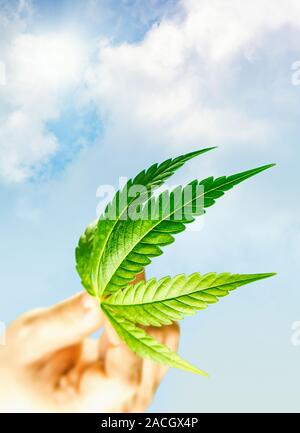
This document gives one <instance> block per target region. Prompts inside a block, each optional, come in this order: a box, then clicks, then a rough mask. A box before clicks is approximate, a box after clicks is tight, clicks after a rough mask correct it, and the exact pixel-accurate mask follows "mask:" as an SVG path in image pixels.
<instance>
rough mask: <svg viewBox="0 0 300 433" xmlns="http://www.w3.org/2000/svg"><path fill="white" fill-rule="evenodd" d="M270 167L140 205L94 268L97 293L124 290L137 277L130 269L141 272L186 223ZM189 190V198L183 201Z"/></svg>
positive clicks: (198, 184) (177, 190) (120, 226)
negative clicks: (151, 213) (138, 213)
mask: <svg viewBox="0 0 300 433" xmlns="http://www.w3.org/2000/svg"><path fill="white" fill-rule="evenodd" d="M273 165H274V164H270V165H265V166H262V167H258V168H255V169H252V170H247V171H245V172H242V173H238V174H235V175H232V176H228V177H226V176H223V177H219V178H216V179H214V178H213V177H209V178H207V179H204V180H203V181H201V182H198V181H193V182H191V183H190V184H188V185H187V186H186V187H185V188H182V187H177V188H175V189H174V190H173V191H172V192H171V193H170V192H168V191H164V192H163V193H162V194H160V195H159V196H158V197H157V198H154V197H151V198H150V199H149V201H148V202H147V203H146V204H145V205H144V206H143V208H142V216H141V218H140V219H138V220H128V219H127V220H120V221H119V222H118V225H117V226H116V227H115V228H114V230H113V232H112V233H111V235H110V237H109V239H108V241H107V244H106V246H105V248H104V249H103V254H102V257H101V260H100V261H99V266H98V268H97V280H98V284H99V287H100V291H99V293H104V294H105V293H112V292H115V291H117V290H120V289H122V288H124V287H126V286H127V285H128V283H129V282H130V281H132V280H133V279H134V276H135V275H136V271H135V270H133V269H142V268H143V267H145V266H147V265H148V264H149V263H151V258H152V257H156V256H158V255H160V254H162V250H161V247H164V246H166V245H168V244H170V243H172V242H173V241H174V237H173V235H174V234H176V233H179V232H181V231H183V230H185V226H186V224H187V223H191V222H193V221H194V216H198V215H201V214H203V213H204V208H207V207H210V206H212V205H213V204H214V203H215V201H216V199H217V198H219V197H221V196H222V195H224V192H225V191H228V190H229V189H231V188H233V187H234V186H235V185H238V184H239V183H241V182H243V181H244V180H246V179H248V178H250V177H252V176H255V175H256V174H258V173H260V172H262V171H264V170H266V169H268V168H270V167H272V166H273ZM191 188H192V194H191V197H190V199H189V200H188V201H187V200H184V197H185V195H186V193H187V192H188V190H190V189H191ZM199 199H202V200H203V203H202V205H200V206H199V205H198V204H197V203H198V202H199ZM166 203H167V204H168V205H169V208H166V206H165V204H166ZM150 208H151V209H154V214H155V215H154V218H153V217H152V216H151V219H148V218H149V209H150ZM178 214H179V216H178ZM150 247H151V251H150V250H149V248H150Z"/></svg>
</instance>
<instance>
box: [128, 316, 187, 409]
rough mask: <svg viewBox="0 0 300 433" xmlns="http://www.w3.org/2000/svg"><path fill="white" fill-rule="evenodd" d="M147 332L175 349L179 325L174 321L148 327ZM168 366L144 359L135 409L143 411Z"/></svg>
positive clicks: (151, 398)
mask: <svg viewBox="0 0 300 433" xmlns="http://www.w3.org/2000/svg"><path fill="white" fill-rule="evenodd" d="M148 329H149V331H148V332H149V334H150V335H152V337H154V338H155V339H156V340H157V341H158V342H160V343H162V344H165V345H166V346H168V347H169V348H170V349H171V350H173V351H176V350H177V347H178V339H179V326H178V325H177V323H174V324H172V325H170V326H163V327H162V328H148ZM167 371H168V367H167V366H164V365H161V364H158V363H157V362H153V361H150V360H148V359H145V360H144V363H143V369H142V380H141V385H140V387H139V391H138V393H137V396H136V400H135V411H137V412H143V411H145V410H146V409H147V408H148V406H149V405H150V403H151V401H152V400H153V397H154V395H155V392H156V390H157V388H158V386H159V384H160V382H161V380H162V379H163V377H164V375H165V374H166V373H167Z"/></svg>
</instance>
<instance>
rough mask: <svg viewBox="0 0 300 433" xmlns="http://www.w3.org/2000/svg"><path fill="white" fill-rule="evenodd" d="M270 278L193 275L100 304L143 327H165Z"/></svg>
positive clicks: (151, 282)
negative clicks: (242, 288) (237, 290)
mask: <svg viewBox="0 0 300 433" xmlns="http://www.w3.org/2000/svg"><path fill="white" fill-rule="evenodd" d="M274 275H275V274H274V273H265V274H228V273H226V274H225V273H224V274H216V273H209V274H205V275H203V276H202V275H200V274H198V273H194V274H191V275H190V276H188V277H186V276H185V275H178V276H176V277H174V278H170V277H165V278H163V279H161V280H159V281H156V279H151V280H149V281H148V282H145V281H142V282H140V283H138V284H135V285H133V286H130V287H127V288H125V289H124V290H123V291H118V292H116V293H114V294H112V295H110V296H109V297H108V298H106V299H105V300H104V301H103V304H104V306H105V308H107V309H108V310H109V311H110V312H111V313H112V314H118V315H122V316H123V317H124V318H126V319H128V320H132V321H134V322H135V323H138V324H141V325H144V326H161V325H167V324H170V323H172V322H174V321H176V320H181V319H183V318H184V316H186V315H192V314H195V312H196V311H197V310H202V309H205V308H207V307H208V306H209V305H210V304H212V303H216V302H218V300H219V298H220V297H224V296H226V295H228V294H229V293H230V292H231V291H233V290H236V289H237V288H238V287H241V286H244V285H246V284H250V283H253V282H256V281H259V280H262V279H265V278H269V277H271V276H274Z"/></svg>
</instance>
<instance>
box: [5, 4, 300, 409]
mask: <svg viewBox="0 0 300 433" xmlns="http://www.w3.org/2000/svg"><path fill="white" fill-rule="evenodd" d="M299 40H300V3H299V1H298V0H272V1H271V0H253V1H252V2H241V1H237V0H227V1H226V2H225V1H223V0H178V1H176V0H147V1H143V2H141V1H138V0H127V1H125V0H119V1H117V0H85V1H83V0H76V1H74V0H73V1H71V0H60V1H59V0H51V1H50V0H43V1H42V0H35V1H34V0H32V1H29V0H18V1H17V0H9V1H8V0H0V199H1V203H2V206H1V209H2V210H1V213H0V233H1V245H2V248H1V250H0V263H1V264H0V275H1V291H2V296H1V304H0V320H1V321H2V322H5V323H9V321H10V320H12V319H13V318H14V317H16V315H18V314H20V313H21V312H23V311H25V310H27V309H30V308H34V307H37V306H44V305H51V304H52V303H54V302H57V301H59V300H61V299H63V298H65V297H67V296H69V295H72V294H73V293H75V292H77V291H79V290H80V281H79V279H78V277H77V275H76V272H75V267H74V248H75V245H76V242H77V240H78V237H79V235H80V233H81V232H82V230H83V229H84V227H85V226H86V225H87V223H89V222H90V220H92V219H94V217H95V213H96V208H97V206H98V205H99V197H96V191H97V188H98V186H99V185H102V184H112V185H115V186H117V185H118V180H119V177H120V176H132V175H134V174H136V173H137V172H138V171H139V170H141V169H142V168H144V167H146V166H148V165H150V164H151V163H153V162H156V161H162V160H164V159H166V158H168V157H170V156H176V155H178V154H181V153H184V152H186V151H190V150H194V149H197V148H200V147H204V146H212V145H213V146H218V147H219V149H218V150H217V151H214V152H212V153H210V154H207V155H205V156H203V157H201V158H199V159H197V160H195V161H193V162H191V163H190V164H189V166H188V167H187V168H185V169H183V170H181V171H180V173H178V175H177V177H176V179H175V180H174V182H176V183H178V182H180V181H182V182H185V181H187V180H191V179H194V178H199V179H202V178H204V177H205V176H208V175H216V176H218V175H223V174H226V175H230V174H233V173H235V172H238V171H242V170H244V169H248V168H252V167H255V166H256V165H262V164H265V163H269V162H276V163H277V166H276V168H274V169H272V170H270V171H269V172H266V173H263V174H261V175H260V176H258V177H257V178H255V179H252V180H249V182H248V183H245V184H243V185H241V186H240V187H238V188H237V189H236V190H234V191H231V192H229V193H228V194H227V195H226V196H225V197H224V198H223V199H220V201H219V202H218V203H217V204H216V206H214V207H213V208H212V209H209V211H208V213H207V216H206V217H205V220H204V223H203V228H202V230H201V231H200V232H196V233H195V232H193V233H192V232H187V233H186V234H185V235H183V236H182V237H181V238H180V237H178V239H177V242H176V244H175V245H173V246H171V247H169V249H166V252H165V254H164V255H163V256H162V257H161V258H160V259H159V260H157V261H154V262H153V264H152V265H151V267H150V268H149V271H148V275H149V276H152V275H156V276H158V277H160V276H163V275H165V274H170V275H175V274H177V273H179V272H187V273H191V272H194V271H197V270H198V271H200V272H202V273H204V272H208V271H218V272H219V271H220V272H221V271H228V272H233V273H234V272H246V273H256V272H273V271H275V272H278V276H277V277H276V278H273V279H272V281H271V280H269V281H268V280H266V281H262V282H259V283H256V284H255V285H253V286H249V287H248V286H247V287H245V288H242V289H240V290H239V291H238V292H235V293H234V294H232V296H230V297H229V298H228V299H225V300H222V302H220V304H218V305H216V306H213V307H211V308H210V309H208V310H207V311H205V312H203V313H201V314H199V315H197V316H196V317H193V318H190V319H187V320H186V321H185V322H184V324H183V326H182V340H181V347H180V352H181V353H182V354H184V356H185V358H187V359H189V360H190V361H192V362H193V363H194V364H196V365H199V367H200V368H203V369H205V370H206V371H208V372H210V374H211V376H212V378H211V379H209V380H204V379H201V378H199V379H197V378H195V377H193V376H192V375H188V374H185V373H182V372H180V371H172V372H170V373H169V375H168V377H167V379H166V380H165V382H164V384H163V385H162V387H161V389H160V391H159V393H158V395H157V398H156V400H155V402H154V404H153V405H152V407H151V410H161V411H188V410H193V411H226V410H240V411H245V410H256V411H257V410H262V411H263V410H271V411H276V410H286V411H288V410H299V395H298V394H299V385H300V378H299V363H300V346H297V345H295V344H294V345H293V344H292V326H293V324H294V322H296V321H300V308H299V307H300V287H299V278H298V277H297V271H298V264H299V260H300V250H299V242H300V221H299V192H298V186H299V181H300V176H299V155H300V151H299V143H298V139H299V126H298V125H299V116H300V85H299V84H300V74H299V73H297V72H298V69H299V64H298V65H297V63H296V62H297V61H299V60H300V49H299ZM294 326H295V325H294ZM293 341H294V342H295V339H294V340H293Z"/></svg>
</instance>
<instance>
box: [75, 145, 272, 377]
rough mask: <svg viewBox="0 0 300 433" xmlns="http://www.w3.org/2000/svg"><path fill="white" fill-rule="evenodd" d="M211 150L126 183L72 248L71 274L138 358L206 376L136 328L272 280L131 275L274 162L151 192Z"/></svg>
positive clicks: (158, 323)
mask: <svg viewBox="0 0 300 433" xmlns="http://www.w3.org/2000/svg"><path fill="white" fill-rule="evenodd" d="M212 149H213V148H207V149H201V150H199V151H196V152H191V153H188V154H186V155H182V156H179V157H177V158H174V159H168V160H167V161H165V162H163V163H162V164H160V165H158V164H154V165H152V166H151V167H150V168H149V169H148V170H143V171H142V172H140V173H139V174H138V175H137V176H136V177H135V178H134V179H131V180H129V181H128V182H127V183H126V185H125V186H124V187H123V188H122V190H120V191H118V192H117V193H116V195H115V197H114V198H113V200H112V201H111V202H110V203H109V204H108V205H107V207H106V209H105V211H104V214H103V215H101V216H100V218H99V219H98V220H97V221H95V222H93V223H92V224H90V225H89V226H88V227H87V229H86V230H85V232H84V234H83V235H82V236H81V238H80V240H79V243H78V246H77V248H76V268H77V271H78V273H79V275H80V277H81V281H82V284H83V286H84V287H85V288H86V290H87V291H88V292H89V293H90V294H91V295H92V296H96V297H97V298H98V300H99V303H100V306H101V309H102V310H103V312H104V314H105V315H106V316H107V317H108V319H109V321H110V323H111V324H112V326H113V327H114V329H115V330H116V332H117V333H118V335H119V336H120V338H121V339H122V340H123V341H124V342H125V343H126V344H127V345H128V346H129V347H130V348H131V349H132V350H133V351H134V352H135V353H137V354H138V355H139V356H142V357H145V358H149V359H152V360H154V361H157V362H160V363H163V364H166V365H168V366H170V367H176V368H180V369H183V370H186V371H191V372H193V373H196V374H200V375H204V376H205V375H206V373H204V372H203V371H202V370H199V369H198V368H197V367H194V366H192V365H191V364H189V363H188V362H187V361H185V360H183V359H182V358H181V357H180V356H179V355H177V354H176V353H174V352H172V351H171V350H170V349H169V348H167V347H166V346H164V345H163V344H160V343H158V342H157V341H156V340H155V339H154V338H153V337H151V336H150V335H148V334H147V332H146V330H144V329H141V328H140V327H139V325H143V326H150V325H151V326H162V325H168V324H171V323H173V322H174V321H176V320H181V319H182V318H183V317H185V316H187V315H192V314H194V313H195V312H196V311H197V310H202V309H204V308H207V306H208V305H210V304H213V303H215V302H217V301H218V300H219V298H221V297H224V296H226V295H228V294H229V292H231V291H232V290H235V289H236V288H238V287H240V286H243V285H246V284H249V283H252V282H255V281H258V280H261V279H264V278H268V277H271V276H273V275H275V274H274V273H268V274H267V273H265V274H244V275H243V274H229V273H223V274H216V273H208V274H206V275H201V274H199V273H194V274H192V275H190V276H185V275H177V276H176V277H173V278H171V277H164V278H162V279H160V280H159V281H157V280H156V279H154V278H153V279H150V280H149V281H148V282H145V281H142V282H140V283H138V284H134V285H132V284H131V283H132V281H133V280H134V278H135V276H136V275H137V274H138V273H139V272H141V271H142V270H143V268H144V267H145V266H147V265H149V264H150V263H151V259H152V258H153V257H157V256H159V255H161V254H162V253H163V249H162V248H163V247H165V246H167V245H169V244H171V243H173V242H174V240H175V238H174V236H175V235H176V234H178V233H180V232H182V231H184V230H185V228H186V225H187V224H190V223H192V222H193V221H194V220H195V218H196V217H198V216H201V215H203V214H204V213H205V212H206V208H208V207H210V206H212V205H213V204H214V203H215V202H216V200H217V199H218V198H220V197H222V196H223V195H224V193H225V192H226V191H228V190H230V189H231V188H233V187H234V186H236V185H238V184H239V183H241V182H243V181H244V180H246V179H249V178H250V177H252V176H255V175H256V174H258V173H260V172H262V171H264V170H267V169H268V168H271V167H273V165H274V164H269V165H264V166H262V167H258V168H254V169H251V170H247V171H244V172H241V173H237V174H234V175H232V176H227V177H226V176H222V177H217V178H214V177H208V178H206V179H204V180H202V181H199V180H194V181H192V182H190V183H188V184H187V185H186V186H185V187H182V186H179V187H177V188H175V189H173V190H172V191H169V190H165V191H163V192H161V193H160V194H159V195H154V190H155V189H156V188H158V187H160V186H161V185H163V183H164V181H165V180H166V179H168V178H169V177H170V176H171V175H173V174H174V172H175V171H176V170H177V169H178V168H180V167H182V166H183V164H185V163H186V162H187V161H188V160H190V159H192V158H194V157H196V156H198V155H200V154H203V153H205V152H208V151H209V150H212Z"/></svg>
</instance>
